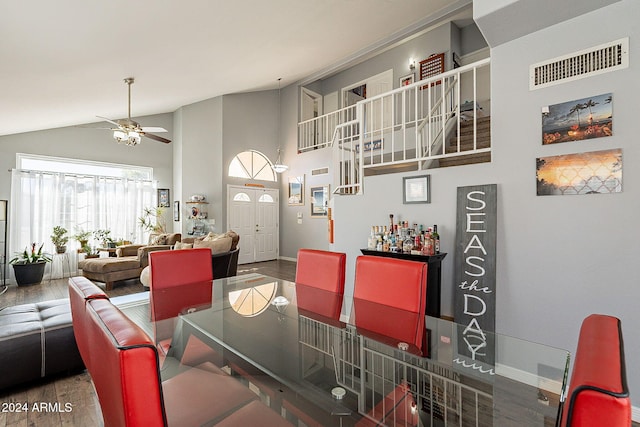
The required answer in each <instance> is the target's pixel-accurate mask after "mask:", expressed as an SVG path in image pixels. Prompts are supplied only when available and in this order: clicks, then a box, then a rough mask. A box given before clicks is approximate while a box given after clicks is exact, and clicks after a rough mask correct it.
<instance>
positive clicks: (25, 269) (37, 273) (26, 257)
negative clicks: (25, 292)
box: [9, 243, 51, 286]
mask: <svg viewBox="0 0 640 427" xmlns="http://www.w3.org/2000/svg"><path fill="white" fill-rule="evenodd" d="M36 246H37V245H36V244H35V243H32V244H31V249H29V247H26V248H25V249H24V251H23V252H17V253H16V256H15V257H14V258H12V259H11V260H10V261H9V264H11V265H13V273H14V275H15V276H16V283H17V284H18V286H26V285H35V284H37V283H40V282H42V277H43V276H44V267H45V265H46V264H47V263H48V262H51V255H49V254H48V253H46V252H42V247H43V246H44V243H43V244H41V245H40V247H39V248H38V250H36Z"/></svg>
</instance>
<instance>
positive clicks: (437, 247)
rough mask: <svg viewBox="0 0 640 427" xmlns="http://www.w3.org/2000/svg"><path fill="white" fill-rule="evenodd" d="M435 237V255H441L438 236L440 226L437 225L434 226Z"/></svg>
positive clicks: (433, 234) (433, 235)
mask: <svg viewBox="0 0 640 427" xmlns="http://www.w3.org/2000/svg"><path fill="white" fill-rule="evenodd" d="M431 237H433V247H434V251H435V253H437V254H439V253H440V235H439V234H438V226H437V225H436V224H434V225H433V233H432V234H431Z"/></svg>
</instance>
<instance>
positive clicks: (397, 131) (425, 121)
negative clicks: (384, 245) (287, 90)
mask: <svg viewBox="0 0 640 427" xmlns="http://www.w3.org/2000/svg"><path fill="white" fill-rule="evenodd" d="M489 64H490V59H488V58H487V59H484V60H481V61H478V62H475V63H473V64H469V65H466V66H463V67H460V68H456V69H454V70H451V71H448V72H445V73H442V74H440V75H438V76H434V77H431V78H429V79H425V80H422V81H419V82H416V83H413V84H411V85H408V86H404V87H401V88H398V89H394V90H392V91H390V92H386V93H383V94H380V95H378V96H374V97H371V98H367V99H365V100H362V101H360V102H358V103H357V104H356V105H354V106H350V107H347V108H343V109H341V110H338V111H335V112H332V113H329V114H325V115H323V116H320V117H316V118H314V119H311V120H307V121H305V122H302V123H300V124H299V125H298V129H299V136H298V151H299V152H304V151H308V150H313V149H318V148H322V147H328V146H331V147H333V150H334V156H333V158H334V170H335V171H336V174H335V180H336V182H337V183H338V184H337V185H336V186H335V187H334V188H335V191H334V192H335V193H339V194H360V193H362V192H363V190H364V188H363V178H364V176H365V171H366V170H367V169H370V170H371V173H372V174H375V173H380V171H381V170H386V171H388V170H390V169H389V168H391V170H396V169H397V170H398V171H403V170H410V169H406V168H413V170H416V169H427V168H429V167H433V166H434V165H435V164H436V162H438V161H439V160H440V159H444V158H448V157H456V156H461V155H468V154H476V153H484V152H489V151H490V150H491V148H490V146H489V144H488V143H483V144H482V145H480V144H479V141H478V126H477V125H478V116H479V105H480V104H479V103H480V100H479V99H478V89H479V87H478V70H480V69H482V68H484V67H488V66H489ZM487 80H488V79H487ZM485 84H488V81H487V83H485ZM485 89H486V88H485ZM462 100H464V101H462ZM485 101H486V100H485ZM463 125H464V126H465V128H470V129H471V135H472V136H471V139H470V142H468V143H466V144H465V145H464V146H463V144H462V142H461V141H462V138H461V136H462V134H461V126H463ZM468 132H469V131H468ZM467 139H469V138H468V137H467ZM450 141H454V144H453V145H451V143H450ZM403 168H405V169H403Z"/></svg>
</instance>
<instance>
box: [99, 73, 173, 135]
mask: <svg viewBox="0 0 640 427" xmlns="http://www.w3.org/2000/svg"><path fill="white" fill-rule="evenodd" d="M124 82H125V83H126V84H127V86H128V87H129V105H128V107H129V110H128V115H127V118H126V119H122V120H111V119H108V118H106V117H102V116H97V117H99V118H101V119H103V120H106V121H107V122H109V123H111V124H112V125H115V126H116V127H115V128H107V129H109V130H112V131H113V139H115V140H116V141H118V143H121V144H126V145H129V146H134V145H138V144H140V140H141V139H142V137H143V136H144V137H146V138H149V139H153V140H155V141H160V142H164V143H165V144H168V143H170V142H171V140H169V139H167V138H163V137H161V136H158V135H154V134H152V133H149V132H167V130H166V129H164V128H161V127H142V126H140V123H138V122H136V121H133V120H131V85H132V84H133V82H134V79H133V77H127V78H126V79H124Z"/></svg>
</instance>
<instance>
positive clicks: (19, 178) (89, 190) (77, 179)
mask: <svg viewBox="0 0 640 427" xmlns="http://www.w3.org/2000/svg"><path fill="white" fill-rule="evenodd" d="M156 187H157V185H156V184H155V182H153V181H151V180H143V179H134V178H117V177H108V176H91V175H73V174H65V173H53V172H38V171H25V170H13V171H12V173H11V203H10V206H11V216H10V218H11V221H10V222H9V225H10V232H9V234H10V239H9V241H10V253H11V254H13V253H15V252H18V251H22V250H24V248H25V247H26V246H28V245H30V244H31V243H33V242H35V243H37V244H38V245H40V244H42V243H44V249H45V250H46V251H47V252H49V253H51V254H54V253H55V247H54V245H53V243H51V239H50V237H49V236H51V233H52V232H53V227H54V226H56V225H60V226H62V227H64V228H66V229H67V230H69V236H72V235H73V234H75V233H76V231H77V230H78V229H82V230H85V231H94V230H98V229H105V230H110V231H111V234H110V235H111V237H112V238H113V239H123V240H130V241H133V242H143V241H144V232H143V230H142V228H141V227H140V225H139V224H138V218H139V217H140V216H141V215H142V212H143V209H144V208H145V207H152V206H155V205H156V200H155V199H156ZM93 244H98V242H93ZM78 248H79V244H78V243H77V242H76V241H75V240H73V239H72V238H70V239H69V243H68V244H67V255H66V256H57V255H56V256H55V259H54V262H53V263H50V264H49V266H48V267H47V270H46V272H45V278H49V277H53V278H57V277H62V276H63V275H68V271H69V270H70V272H71V274H72V275H73V274H75V271H76V270H77V255H76V254H77V249H78ZM67 269H68V270H67Z"/></svg>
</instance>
